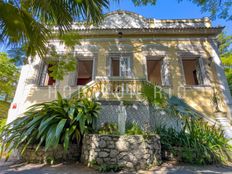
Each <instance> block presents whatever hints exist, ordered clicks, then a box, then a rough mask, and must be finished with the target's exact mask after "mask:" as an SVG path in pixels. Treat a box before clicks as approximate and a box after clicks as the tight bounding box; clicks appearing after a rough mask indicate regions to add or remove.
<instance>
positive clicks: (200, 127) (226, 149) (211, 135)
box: [156, 118, 232, 164]
mask: <svg viewBox="0 0 232 174" xmlns="http://www.w3.org/2000/svg"><path fill="white" fill-rule="evenodd" d="M156 133H158V134H159V136H160V141H161V146H162V150H163V152H164V151H167V152H172V153H173V154H174V156H178V157H179V158H180V160H181V161H183V162H187V163H192V164H212V163H226V161H227V160H228V154H227V153H230V152H231V150H232V146H231V145H230V144H229V140H228V139H226V138H225V137H224V136H223V131H222V130H221V129H220V128H217V127H215V126H209V125H208V124H207V123H206V122H204V121H203V120H197V119H193V118H191V119H186V122H185V123H184V128H183V129H182V130H181V131H177V130H175V129H174V128H166V127H165V126H161V127H159V128H157V129H156Z"/></svg>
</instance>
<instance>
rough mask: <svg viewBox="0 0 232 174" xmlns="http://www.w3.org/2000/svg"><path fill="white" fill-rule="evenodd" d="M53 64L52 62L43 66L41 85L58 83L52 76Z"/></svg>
mask: <svg viewBox="0 0 232 174" xmlns="http://www.w3.org/2000/svg"><path fill="white" fill-rule="evenodd" d="M52 66H53V65H51V64H45V65H44V66H43V71H42V75H41V80H40V85H41V86H52V85H54V84H55V83H56V80H55V79H54V78H53V77H51V73H52V71H51V70H50V68H51V67H52Z"/></svg>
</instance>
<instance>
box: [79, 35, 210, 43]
mask: <svg viewBox="0 0 232 174" xmlns="http://www.w3.org/2000/svg"><path fill="white" fill-rule="evenodd" d="M210 38H211V37H192V38H191V37H189V38H187V37H176V38H175V37H170V38H167V37H159V36H157V37H154V38H153V37H148V38H139V39H138V38H107V37H104V38H88V39H80V41H81V42H107V41H110V42H111V41H112V42H122V41H125V42H128V41H129V42H134V41H137V42H138V41H139V42H141V43H142V42H144V41H207V40H208V39H210ZM212 38H214V37H212Z"/></svg>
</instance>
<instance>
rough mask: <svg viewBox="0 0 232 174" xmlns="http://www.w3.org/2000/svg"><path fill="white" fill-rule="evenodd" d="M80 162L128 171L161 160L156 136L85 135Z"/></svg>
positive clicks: (142, 167)
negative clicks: (124, 168)
mask: <svg viewBox="0 0 232 174" xmlns="http://www.w3.org/2000/svg"><path fill="white" fill-rule="evenodd" d="M81 160H82V162H83V163H84V164H86V165H90V164H91V163H96V164H97V165H102V164H109V165H120V166H122V167H126V168H129V169H134V170H140V169H146V168H147V167H149V166H150V165H155V164H158V162H159V160H161V146H160V138H159V136H157V135H151V136H149V137H143V136H142V135H129V136H128V135H122V136H118V135H97V134H89V135H85V136H84V139H83V146H82V155H81Z"/></svg>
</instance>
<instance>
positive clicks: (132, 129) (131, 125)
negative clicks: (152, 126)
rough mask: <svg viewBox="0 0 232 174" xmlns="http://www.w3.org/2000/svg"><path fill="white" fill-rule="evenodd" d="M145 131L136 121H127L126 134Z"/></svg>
mask: <svg viewBox="0 0 232 174" xmlns="http://www.w3.org/2000/svg"><path fill="white" fill-rule="evenodd" d="M144 133H145V132H144V131H143V130H142V128H141V127H140V126H139V124H138V123H137V122H132V123H129V124H128V126H127V128H126V134H127V135H143V134H144Z"/></svg>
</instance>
